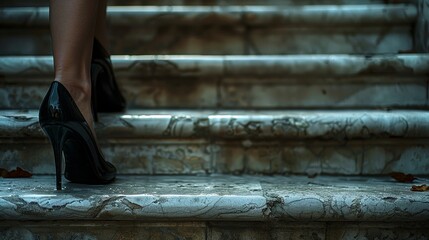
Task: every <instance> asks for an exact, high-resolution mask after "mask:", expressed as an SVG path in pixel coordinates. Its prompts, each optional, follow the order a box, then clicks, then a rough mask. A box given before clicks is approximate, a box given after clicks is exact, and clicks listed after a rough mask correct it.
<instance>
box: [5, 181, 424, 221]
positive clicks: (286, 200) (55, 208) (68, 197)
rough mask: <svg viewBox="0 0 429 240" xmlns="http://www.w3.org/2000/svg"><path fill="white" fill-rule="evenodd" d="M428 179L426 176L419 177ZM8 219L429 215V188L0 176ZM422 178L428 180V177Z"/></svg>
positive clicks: (355, 183)
mask: <svg viewBox="0 0 429 240" xmlns="http://www.w3.org/2000/svg"><path fill="white" fill-rule="evenodd" d="M421 181H423V180H421ZM1 182H2V184H1V185H0V206H1V208H0V209H1V210H0V219H3V220H83V219H92V220H95V219H98V220H145V221H154V220H157V221H159V220H161V221H162V220H179V219H180V220H190V221H202V220H203V221H213V220H234V221H236V220H240V221H267V220H288V221H336V220H337V221H400V222H401V221H419V220H422V221H423V220H428V217H429V213H428V211H427V209H428V207H429V193H424V192H423V193H417V192H411V191H410V187H411V185H410V184H401V183H397V182H395V181H394V180H391V179H389V178H364V177H348V178H344V177H317V178H315V179H309V178H307V177H281V176H275V177H251V176H230V175H214V176H199V177H197V176H194V177H193V176H165V177H162V176H119V177H118V179H117V181H116V182H115V183H113V184H110V185H105V186H88V185H79V184H72V183H66V184H65V188H64V190H63V191H61V192H58V191H55V190H54V188H55V183H54V177H53V176H52V177H51V176H36V177H33V178H32V179H1ZM423 182H424V181H423Z"/></svg>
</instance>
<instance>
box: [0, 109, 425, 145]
mask: <svg viewBox="0 0 429 240" xmlns="http://www.w3.org/2000/svg"><path fill="white" fill-rule="evenodd" d="M428 118H429V113H428V112H427V111H424V110H421V111H419V110H394V111H393V110H392V111H376V110H355V111H351V110H348V111H318V110H313V111H312V110H309V111H302V110H296V111H245V110H235V111H227V110H225V111H209V110H206V111H201V110H194V111H174V112H171V111H169V110H153V111H150V110H147V111H143V110H142V111H130V112H127V113H123V114H106V115H101V122H100V123H99V124H98V126H97V128H98V130H99V135H100V136H103V137H114V138H124V139H130V138H161V139H164V138H167V139H168V138H171V139H174V138H191V139H192V138H194V139H198V138H210V139H212V138H216V139H250V140H258V139H261V140H263V139H277V140H279V139H294V140H298V139H301V140H305V139H323V140H334V141H346V140H359V139H389V138H396V139H398V138H405V139H406V138H409V139H423V138H427V137H428V136H429V123H428V121H427V119H428ZM0 135H1V137H2V138H28V137H31V138H39V137H42V136H43V134H42V131H41V129H40V128H39V125H38V118H37V111H35V110H32V111H2V112H1V116H0Z"/></svg>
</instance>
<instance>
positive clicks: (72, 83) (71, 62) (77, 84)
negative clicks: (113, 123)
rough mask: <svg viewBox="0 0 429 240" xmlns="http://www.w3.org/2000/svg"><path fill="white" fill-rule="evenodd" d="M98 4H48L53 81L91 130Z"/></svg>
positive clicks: (54, 0) (89, 0)
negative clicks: (71, 102)
mask: <svg viewBox="0 0 429 240" xmlns="http://www.w3.org/2000/svg"><path fill="white" fill-rule="evenodd" d="M97 13H98V0H73V1H70V0H51V1H50V25H51V35H52V43H53V53H54V71H55V80H56V81H59V82H61V83H62V84H63V85H64V86H65V87H66V88H67V90H68V91H69V92H70V94H71V96H72V97H73V99H74V101H75V102H76V104H77V106H78V107H79V110H80V111H81V113H82V114H83V116H84V117H85V120H86V121H87V122H88V124H89V126H90V127H91V129H92V130H93V116H92V111H91V55H92V44H93V39H94V34H95V25H96V18H97Z"/></svg>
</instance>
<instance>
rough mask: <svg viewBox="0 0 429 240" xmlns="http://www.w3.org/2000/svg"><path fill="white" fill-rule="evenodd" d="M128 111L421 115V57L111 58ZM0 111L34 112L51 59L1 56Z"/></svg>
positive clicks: (424, 68) (425, 68) (428, 68)
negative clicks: (412, 111) (405, 111)
mask: <svg viewBox="0 0 429 240" xmlns="http://www.w3.org/2000/svg"><path fill="white" fill-rule="evenodd" d="M112 59H113V65H114V68H115V72H116V75H117V77H118V82H119V85H120V86H121V88H122V90H123V93H124V95H125V97H126V99H127V101H128V107H129V108H130V109H134V108H194V109H195V108H212V109H226V108H229V109H238V108H241V109H243V108H245V109H251V108H253V109H255V108H256V109H273V108H427V107H428V97H427V91H428V90H427V74H428V73H429V55H428V54H397V55H374V56H360V55H288V56H207V55H205V56H202V55H198V56H179V55H169V56H154V55H149V56H113V57H112ZM0 77H1V80H0V81H1V83H2V89H0V99H1V101H0V108H3V109H17V108H26V109H28V108H33V109H36V108H38V106H39V104H40V102H41V101H42V99H43V97H44V95H45V92H46V90H47V89H48V86H49V84H50V82H51V81H52V79H53V63H52V57H48V56H41V57H34V56H26V57H21V56H11V57H0Z"/></svg>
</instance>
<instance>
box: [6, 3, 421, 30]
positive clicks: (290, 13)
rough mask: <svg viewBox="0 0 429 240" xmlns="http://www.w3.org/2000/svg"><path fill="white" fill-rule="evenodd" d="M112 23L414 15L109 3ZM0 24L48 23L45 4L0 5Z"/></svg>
mask: <svg viewBox="0 0 429 240" xmlns="http://www.w3.org/2000/svg"><path fill="white" fill-rule="evenodd" d="M107 12H108V21H109V22H110V23H111V24H112V25H113V26H130V25H131V26H132V25H137V26H149V25H175V26H178V25H185V26H188V25H192V26H195V25H237V24H244V25H246V26H271V25H298V26H305V25H310V26H314V27H317V26H333V25H334V26H339V25H340V26H341V25H352V26H353V25H356V24H357V25H365V24H381V25H384V24H390V25H396V24H410V23H413V22H414V21H415V20H416V19H417V7H416V6H415V5H413V4H393V5H386V4H379V5H344V6H342V5H321V6H317V5H309V6H305V7H302V6H297V7H295V6H288V7H285V8H279V7H278V6H225V7H220V6H111V7H109V8H108V10H107ZM0 13H1V15H0V16H1V17H0V26H3V27H6V26H7V27H47V26H48V25H49V8H48V7H19V8H1V9H0Z"/></svg>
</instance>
